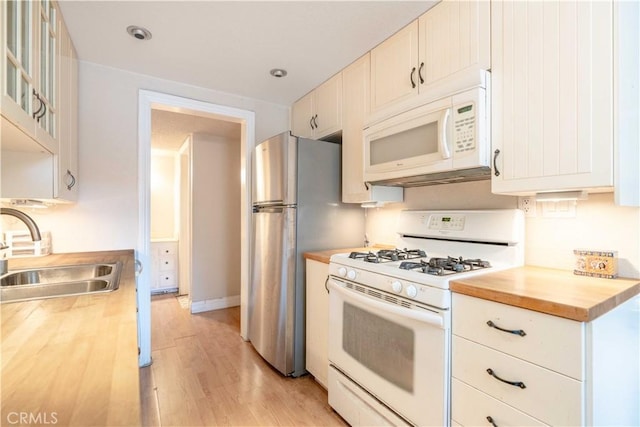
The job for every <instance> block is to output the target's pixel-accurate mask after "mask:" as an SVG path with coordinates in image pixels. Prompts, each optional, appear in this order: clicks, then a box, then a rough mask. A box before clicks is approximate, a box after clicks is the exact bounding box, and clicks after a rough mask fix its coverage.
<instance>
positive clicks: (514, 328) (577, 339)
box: [452, 293, 585, 380]
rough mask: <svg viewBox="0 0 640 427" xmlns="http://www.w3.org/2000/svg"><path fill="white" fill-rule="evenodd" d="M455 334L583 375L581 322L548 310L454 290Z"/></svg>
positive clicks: (582, 329) (582, 328)
mask: <svg viewBox="0 0 640 427" xmlns="http://www.w3.org/2000/svg"><path fill="white" fill-rule="evenodd" d="M452 312H453V313H454V316H453V323H452V331H453V333H454V334H455V335H458V336H461V337H464V338H467V339H469V340H471V341H474V342H477V343H479V344H483V345H486V346H488V347H491V348H495V349H497V350H500V351H502V352H504V353H507V354H510V355H512V356H516V357H518V358H521V359H524V360H527V361H529V362H532V363H535V364H536V365H540V366H544V367H545V368H548V369H550V370H553V371H556V372H560V373H562V374H564V375H568V376H570V377H572V378H575V379H577V380H583V379H584V378H583V377H584V363H585V361H584V358H583V342H584V327H585V326H584V324H583V323H581V322H576V321H573V320H569V319H564V318H561V317H556V316H551V315H549V314H544V313H538V312H535V311H531V310H526V309H523V308H519V307H513V306H510V305H505V304H500V303H497V302H493V301H487V300H484V299H479V298H474V297H470V296H467V295H462V294H457V293H453V296H452Z"/></svg>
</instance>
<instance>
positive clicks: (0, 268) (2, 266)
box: [0, 208, 42, 275]
mask: <svg viewBox="0 0 640 427" xmlns="http://www.w3.org/2000/svg"><path fill="white" fill-rule="evenodd" d="M0 215H10V216H13V217H16V218H18V219H19V220H20V221H22V222H24V223H25V225H26V226H27V228H28V229H29V233H31V240H33V241H34V242H38V241H40V240H42V236H41V235H40V229H39V228H38V224H36V222H35V221H34V220H33V219H32V218H31V217H30V216H29V215H27V214H26V213H24V212H22V211H19V210H17V209H12V208H0ZM4 249H7V246H6V245H5V244H4V242H2V241H0V251H2V250H4ZM6 273H7V260H6V259H5V258H4V253H2V256H0V275H2V274H6Z"/></svg>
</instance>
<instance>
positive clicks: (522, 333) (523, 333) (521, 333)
mask: <svg viewBox="0 0 640 427" xmlns="http://www.w3.org/2000/svg"><path fill="white" fill-rule="evenodd" d="M487 325H489V326H491V327H492V328H496V329H497V330H499V331H502V332H508V333H510V334H514V335H520V336H521V337H523V336H525V335H527V333H526V332H525V331H523V330H522V329H514V330H509V329H502V328H501V327H499V326H498V325H496V324H495V323H493V322H492V321H491V320H489V321H488V322H487Z"/></svg>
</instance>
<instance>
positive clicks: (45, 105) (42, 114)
mask: <svg viewBox="0 0 640 427" xmlns="http://www.w3.org/2000/svg"><path fill="white" fill-rule="evenodd" d="M42 106H43V107H44V111H42V113H40V115H39V116H38V117H36V120H37V122H38V123H40V119H41V118H43V117H44V115H45V114H47V104H45V103H44V102H43V103H42Z"/></svg>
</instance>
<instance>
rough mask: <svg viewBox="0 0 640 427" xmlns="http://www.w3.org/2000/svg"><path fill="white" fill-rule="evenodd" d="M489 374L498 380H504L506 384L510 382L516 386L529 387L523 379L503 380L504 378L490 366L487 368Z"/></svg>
mask: <svg viewBox="0 0 640 427" xmlns="http://www.w3.org/2000/svg"><path fill="white" fill-rule="evenodd" d="M487 374H489V375H491V376H492V377H493V378H495V379H497V380H498V381H502V382H503V383H505V384H509V385H512V386H515V387H520V388H522V389H525V388H527V386H526V385H524V383H523V382H522V381H507V380H503V379H502V378H500V377H499V376H497V375H496V373H495V372H493V369H491V368H489V369H487Z"/></svg>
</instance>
